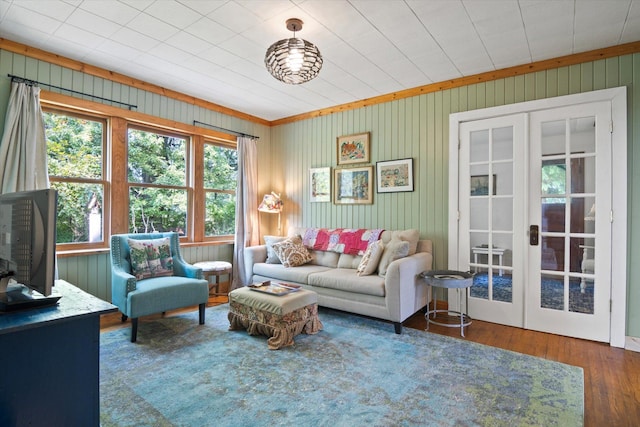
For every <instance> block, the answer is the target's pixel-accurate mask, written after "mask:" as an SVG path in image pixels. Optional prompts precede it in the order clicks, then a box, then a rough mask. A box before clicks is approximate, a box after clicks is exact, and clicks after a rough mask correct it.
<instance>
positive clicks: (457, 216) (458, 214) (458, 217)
mask: <svg viewBox="0 0 640 427" xmlns="http://www.w3.org/2000/svg"><path fill="white" fill-rule="evenodd" d="M456 220H458V221H460V211H458V212H456Z"/></svg>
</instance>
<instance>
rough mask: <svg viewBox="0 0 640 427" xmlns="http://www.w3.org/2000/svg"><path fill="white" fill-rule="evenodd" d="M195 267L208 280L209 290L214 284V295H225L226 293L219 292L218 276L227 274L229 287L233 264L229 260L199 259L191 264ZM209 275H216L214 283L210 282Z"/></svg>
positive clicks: (231, 280)
mask: <svg viewBox="0 0 640 427" xmlns="http://www.w3.org/2000/svg"><path fill="white" fill-rule="evenodd" d="M193 265H194V266H195V267H199V268H201V269H202V274H203V275H204V278H205V279H207V280H208V281H209V292H211V289H212V288H213V287H214V286H215V288H216V291H215V292H214V295H225V296H226V295H227V294H226V293H220V292H219V291H220V276H224V275H225V274H226V275H228V276H229V287H231V283H232V282H233V266H232V265H231V263H230V262H226V261H201V262H196V263H195V264H193ZM211 276H216V281H215V283H211Z"/></svg>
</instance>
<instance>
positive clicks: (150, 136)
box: [128, 129, 187, 186]
mask: <svg viewBox="0 0 640 427" xmlns="http://www.w3.org/2000/svg"><path fill="white" fill-rule="evenodd" d="M186 146H187V141H186V140H185V139H184V138H178V137H175V136H168V135H160V134H157V133H153V132H146V131H142V130H138V129H129V132H128V158H129V182H134V183H145V184H163V185H181V186H184V185H185V183H186Z"/></svg>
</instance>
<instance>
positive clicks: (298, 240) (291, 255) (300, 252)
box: [273, 236, 312, 267]
mask: <svg viewBox="0 0 640 427" xmlns="http://www.w3.org/2000/svg"><path fill="white" fill-rule="evenodd" d="M273 251H274V252H275V253H276V255H278V258H280V262H282V265H284V266H285V267H297V266H299V265H302V264H306V263H308V262H309V261H311V260H312V257H311V255H310V254H309V251H308V250H307V248H306V247H305V246H304V245H303V244H302V237H300V236H293V237H289V238H287V239H286V240H283V241H282V242H279V243H275V244H274V245H273Z"/></svg>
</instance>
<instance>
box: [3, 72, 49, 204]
mask: <svg viewBox="0 0 640 427" xmlns="http://www.w3.org/2000/svg"><path fill="white" fill-rule="evenodd" d="M45 188H49V174H48V173H47V139H46V137H45V134H44V120H43V118H42V109H41V108H40V88H39V87H36V86H31V85H28V84H25V83H18V82H12V83H11V96H10V97H9V105H8V107H7V115H6V117H5V122H4V132H3V134H2V141H1V142H0V193H1V194H4V193H12V192H15V191H26V190H41V189H45Z"/></svg>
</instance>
